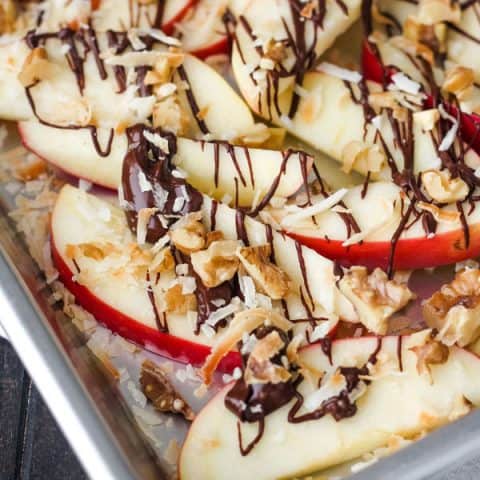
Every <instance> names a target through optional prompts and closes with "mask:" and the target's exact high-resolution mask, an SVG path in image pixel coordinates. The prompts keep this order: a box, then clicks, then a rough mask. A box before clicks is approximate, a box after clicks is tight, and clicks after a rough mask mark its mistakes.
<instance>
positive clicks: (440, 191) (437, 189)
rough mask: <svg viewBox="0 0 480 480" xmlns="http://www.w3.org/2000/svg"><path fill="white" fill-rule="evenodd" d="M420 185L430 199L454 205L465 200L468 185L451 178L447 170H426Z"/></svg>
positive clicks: (457, 178) (458, 179)
mask: <svg viewBox="0 0 480 480" xmlns="http://www.w3.org/2000/svg"><path fill="white" fill-rule="evenodd" d="M422 183H423V186H424V187H425V190H426V191H427V193H428V194H429V195H430V197H431V198H432V199H433V200H435V201H437V202H439V203H454V202H461V201H463V200H465V198H466V196H467V195H468V185H467V184H466V183H465V182H464V181H463V180H462V179H461V178H460V177H456V178H452V175H451V173H450V171H449V170H426V171H425V172H423V173H422Z"/></svg>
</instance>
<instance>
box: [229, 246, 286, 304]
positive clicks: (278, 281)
mask: <svg viewBox="0 0 480 480" xmlns="http://www.w3.org/2000/svg"><path fill="white" fill-rule="evenodd" d="M270 254H271V249H270V245H260V246H256V247H242V248H240V249H239V250H238V251H237V256H238V258H239V259H240V261H241V262H242V266H243V268H244V269H245V270H246V271H247V273H248V275H250V276H251V277H252V279H253V281H254V282H255V286H256V288H257V290H258V291H259V292H261V293H265V294H266V295H268V296H269V297H270V298H271V299H273V300H280V299H282V298H284V297H285V296H286V295H287V294H288V292H289V288H290V281H289V278H288V276H287V274H286V273H285V272H283V271H282V270H280V268H278V267H277V266H276V265H274V264H273V263H272V262H271V261H270Z"/></svg>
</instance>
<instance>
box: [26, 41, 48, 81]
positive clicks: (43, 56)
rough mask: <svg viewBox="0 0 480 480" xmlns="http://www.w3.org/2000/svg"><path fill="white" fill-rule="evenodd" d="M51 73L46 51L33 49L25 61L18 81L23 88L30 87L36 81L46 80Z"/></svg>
mask: <svg viewBox="0 0 480 480" xmlns="http://www.w3.org/2000/svg"><path fill="white" fill-rule="evenodd" d="M51 73H52V68H51V63H50V62H49V61H48V55H47V51H46V50H45V48H43V47H37V48H34V49H33V50H32V51H31V52H30V53H29V54H28V56H27V58H26V59H25V62H24V63H23V66H22V70H21V71H20V73H19V74H18V80H19V82H20V83H21V84H22V86H24V87H30V86H31V85H33V84H35V83H36V82H38V81H41V80H45V79H47V78H48V77H49V76H50V75H51Z"/></svg>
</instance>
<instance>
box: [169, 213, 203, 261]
mask: <svg viewBox="0 0 480 480" xmlns="http://www.w3.org/2000/svg"><path fill="white" fill-rule="evenodd" d="M169 235H170V240H171V241H172V243H173V244H174V245H175V247H176V248H178V250H180V251H181V252H182V253H184V254H186V255H190V254H191V253H193V252H198V251H199V250H202V248H204V247H205V241H206V235H207V234H206V231H205V227H204V226H203V223H201V222H200V221H198V220H191V221H186V222H185V223H183V224H182V225H180V226H178V227H177V228H173V229H172V230H170V232H169Z"/></svg>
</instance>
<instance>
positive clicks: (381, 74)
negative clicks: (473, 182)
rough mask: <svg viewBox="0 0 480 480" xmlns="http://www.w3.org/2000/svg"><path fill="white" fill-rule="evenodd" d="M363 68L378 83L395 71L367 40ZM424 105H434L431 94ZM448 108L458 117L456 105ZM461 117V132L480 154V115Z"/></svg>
mask: <svg viewBox="0 0 480 480" xmlns="http://www.w3.org/2000/svg"><path fill="white" fill-rule="evenodd" d="M362 70H363V75H364V76H365V78H366V79H367V80H371V81H372V82H377V83H384V81H389V79H390V77H391V76H392V75H393V74H394V73H395V69H394V68H392V67H384V66H383V64H382V62H381V61H380V60H379V59H378V57H377V56H376V55H375V52H374V51H373V50H372V48H371V47H370V45H369V43H368V42H367V41H364V42H363V48H362ZM424 106H425V107H426V108H432V107H433V98H432V96H431V95H427V98H426V100H425V102H424ZM446 110H447V111H448V113H450V115H452V116H454V117H455V118H457V117H458V114H459V112H458V109H457V108H456V107H455V106H454V105H447V106H446ZM460 118H461V125H460V134H461V135H462V138H463V140H464V142H465V143H467V144H470V143H471V144H472V147H473V148H474V150H475V151H476V152H477V153H478V154H480V116H479V115H477V114H475V113H463V112H460Z"/></svg>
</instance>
